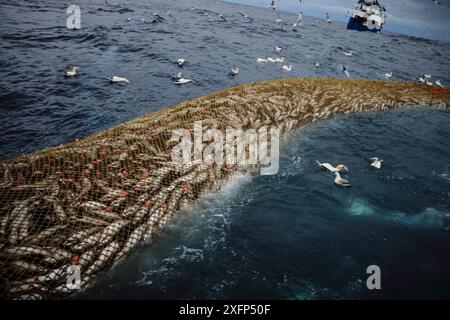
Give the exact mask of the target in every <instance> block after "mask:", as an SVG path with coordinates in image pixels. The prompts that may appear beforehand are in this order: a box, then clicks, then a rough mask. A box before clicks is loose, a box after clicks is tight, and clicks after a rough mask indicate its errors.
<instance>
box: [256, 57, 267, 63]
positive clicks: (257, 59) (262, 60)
mask: <svg viewBox="0 0 450 320" xmlns="http://www.w3.org/2000/svg"><path fill="white" fill-rule="evenodd" d="M256 62H258V63H267V59H264V58H256Z"/></svg>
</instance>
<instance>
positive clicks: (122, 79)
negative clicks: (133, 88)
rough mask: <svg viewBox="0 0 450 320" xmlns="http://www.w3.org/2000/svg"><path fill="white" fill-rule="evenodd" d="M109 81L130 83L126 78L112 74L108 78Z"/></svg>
mask: <svg viewBox="0 0 450 320" xmlns="http://www.w3.org/2000/svg"><path fill="white" fill-rule="evenodd" d="M108 79H109V81H111V82H113V83H115V82H125V83H130V81H128V79H127V78H122V77H118V76H113V77H112V78H108Z"/></svg>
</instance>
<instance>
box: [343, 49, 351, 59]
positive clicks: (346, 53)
mask: <svg viewBox="0 0 450 320" xmlns="http://www.w3.org/2000/svg"><path fill="white" fill-rule="evenodd" d="M343 54H345V55H346V56H347V57H351V56H352V55H353V51H352V50H350V51H349V52H345V51H344V52H343Z"/></svg>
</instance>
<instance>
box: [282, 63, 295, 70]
mask: <svg viewBox="0 0 450 320" xmlns="http://www.w3.org/2000/svg"><path fill="white" fill-rule="evenodd" d="M281 69H283V70H284V71H292V64H290V65H288V66H287V65H283V66H282V67H281Z"/></svg>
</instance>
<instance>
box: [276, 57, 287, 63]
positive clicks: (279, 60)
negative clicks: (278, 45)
mask: <svg viewBox="0 0 450 320" xmlns="http://www.w3.org/2000/svg"><path fill="white" fill-rule="evenodd" d="M273 60H274V61H273V62H275V63H283V62H284V57H281V58H275V59H273Z"/></svg>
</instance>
